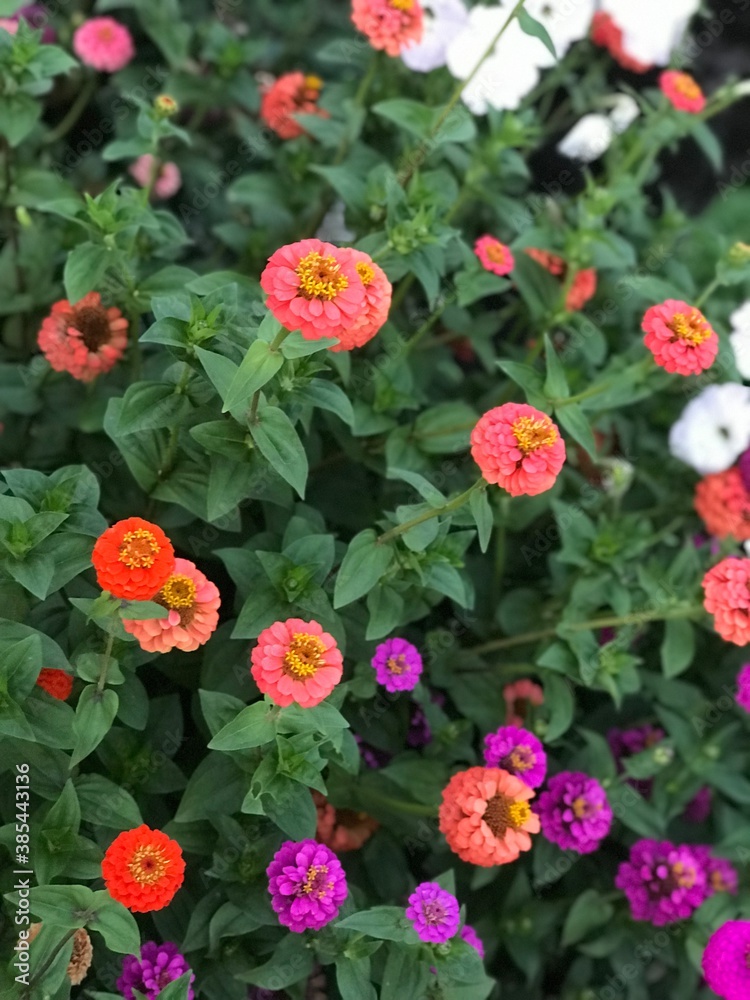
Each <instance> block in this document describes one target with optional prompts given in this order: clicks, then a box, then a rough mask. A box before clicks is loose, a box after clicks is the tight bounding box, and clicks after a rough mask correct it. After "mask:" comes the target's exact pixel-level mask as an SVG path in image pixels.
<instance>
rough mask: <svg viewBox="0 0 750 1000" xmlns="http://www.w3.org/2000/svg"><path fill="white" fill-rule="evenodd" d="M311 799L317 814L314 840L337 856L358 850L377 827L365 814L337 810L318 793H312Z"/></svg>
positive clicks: (375, 822)
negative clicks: (334, 852)
mask: <svg viewBox="0 0 750 1000" xmlns="http://www.w3.org/2000/svg"><path fill="white" fill-rule="evenodd" d="M312 797H313V801H314V802H315V808H316V810H317V813H318V826H317V829H316V831H315V839H316V840H319V841H320V843H321V844H325V845H326V847H330V848H331V850H332V851H336V852H337V853H338V854H341V853H342V852H344V851H356V850H359V848H360V847H361V846H362V845H363V844H364V843H366V842H367V841H368V840H369V839H370V837H371V836H372V835H373V833H374V832H375V831H376V830H377V828H378V826H379V823H378V821H377V820H374V819H373V818H372V816H368V815H367V813H363V812H354V810H353V809H337V808H336V807H335V806H332V805H331V803H330V802H329V801H328V799H327V798H326V797H325V795H321V794H320V792H316V791H313V793H312Z"/></svg>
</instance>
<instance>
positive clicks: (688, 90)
mask: <svg viewBox="0 0 750 1000" xmlns="http://www.w3.org/2000/svg"><path fill="white" fill-rule="evenodd" d="M674 89H675V90H676V91H677V93H678V94H682V96H683V97H687V98H688V100H691V101H692V100H695V98H696V97H700V96H701V93H702V91H701V88H700V87H699V86H698V84H697V83H696V82H695V80H694V79H693V78H692V76H691V75H690V74H689V73H680V74H679V75H678V76H676V77H675V78H674Z"/></svg>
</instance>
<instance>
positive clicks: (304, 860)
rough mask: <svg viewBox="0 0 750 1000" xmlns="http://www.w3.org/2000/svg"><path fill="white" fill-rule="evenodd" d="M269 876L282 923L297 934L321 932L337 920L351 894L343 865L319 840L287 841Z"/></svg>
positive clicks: (267, 871)
mask: <svg viewBox="0 0 750 1000" xmlns="http://www.w3.org/2000/svg"><path fill="white" fill-rule="evenodd" d="M266 875H268V891H269V892H270V893H271V905H272V906H273V908H274V910H275V911H276V913H277V914H278V917H279V923H281V924H283V925H284V927H288V928H289V929H290V930H291V931H294V932H295V933H296V934H301V933H302V931H305V930H308V929H310V930H316V931H317V930H320V928H321V927H324V926H325V925H326V924H327V923H330V921H331V920H334V919H335V918H336V917H337V916H338V913H339V910H340V909H341V904H342V903H343V902H344V900H345V899H346V896H347V892H348V888H347V884H346V875H345V874H344V869H343V868H342V867H341V862H340V861H339V859H338V858H337V857H336V855H335V854H334V853H333V851H332V850H331V849H330V848H328V847H326V846H325V845H324V844H319V843H318V842H317V841H316V840H301V841H294V840H287V841H286V842H285V843H283V844H282V845H281V847H280V848H279V849H278V851H277V852H276V853H275V854H274V856H273V861H272V862H271V864H270V865H269V866H268V868H267V869H266Z"/></svg>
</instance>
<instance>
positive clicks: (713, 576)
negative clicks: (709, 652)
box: [703, 556, 750, 646]
mask: <svg viewBox="0 0 750 1000" xmlns="http://www.w3.org/2000/svg"><path fill="white" fill-rule="evenodd" d="M703 590H704V594H705V596H704V599H703V606H704V607H705V609H706V611H708V613H709V614H711V615H713V616H714V628H715V629H716V631H717V632H718V633H719V635H720V636H721V637H722V639H726V640H727V642H733V643H734V644H735V645H736V646H746V645H747V644H748V643H750V559H739V558H737V557H735V556H729V557H728V558H727V559H722V560H721V562H720V563H717V564H716V566H714V567H713V569H710V570H709V571H708V573H706V575H705V576H704V577H703Z"/></svg>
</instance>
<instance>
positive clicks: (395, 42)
mask: <svg viewBox="0 0 750 1000" xmlns="http://www.w3.org/2000/svg"><path fill="white" fill-rule="evenodd" d="M352 22H353V23H354V27H355V28H356V29H357V31H361V32H362V34H363V35H367V39H368V41H369V42H370V45H372V47H373V48H374V49H382V50H383V51H384V52H387V53H388V55H389V56H397V55H400V54H401V51H402V49H404V48H407V47H409V46H410V45H413V44H415V43H416V42H421V41H422V33H423V31H424V15H423V11H422V7H421V6H420V4H419V0H352Z"/></svg>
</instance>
